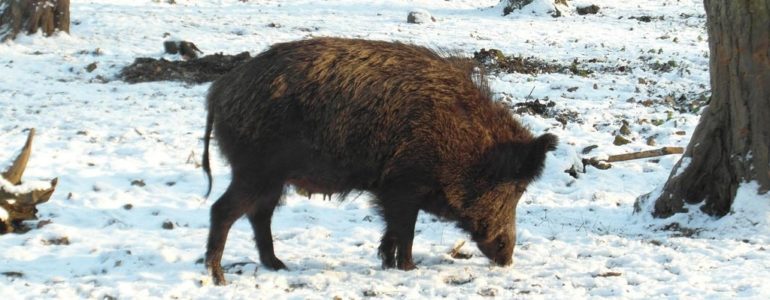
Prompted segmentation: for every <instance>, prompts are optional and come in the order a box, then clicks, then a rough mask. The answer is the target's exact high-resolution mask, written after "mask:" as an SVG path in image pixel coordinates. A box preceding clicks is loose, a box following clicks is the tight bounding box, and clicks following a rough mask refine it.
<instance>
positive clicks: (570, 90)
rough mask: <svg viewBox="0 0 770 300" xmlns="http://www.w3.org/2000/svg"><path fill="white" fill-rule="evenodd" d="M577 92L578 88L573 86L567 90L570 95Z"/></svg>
mask: <svg viewBox="0 0 770 300" xmlns="http://www.w3.org/2000/svg"><path fill="white" fill-rule="evenodd" d="M577 90H578V87H576V86H573V87H571V88H568V89H567V92H570V93H572V92H574V91H577Z"/></svg>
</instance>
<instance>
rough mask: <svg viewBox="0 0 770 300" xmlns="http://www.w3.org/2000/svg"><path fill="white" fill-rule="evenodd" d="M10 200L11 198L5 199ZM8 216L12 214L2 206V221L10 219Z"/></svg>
mask: <svg viewBox="0 0 770 300" xmlns="http://www.w3.org/2000/svg"><path fill="white" fill-rule="evenodd" d="M8 201H9V200H5V202H8ZM11 201H13V200H11ZM8 217H10V215H9V214H8V211H7V210H5V208H2V207H0V221H5V220H8Z"/></svg>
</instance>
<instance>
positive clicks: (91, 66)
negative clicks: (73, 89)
mask: <svg viewBox="0 0 770 300" xmlns="http://www.w3.org/2000/svg"><path fill="white" fill-rule="evenodd" d="M94 70H96V62H92V63H90V64H88V65H87V66H86V71H87V72H88V73H91V72H93V71H94Z"/></svg>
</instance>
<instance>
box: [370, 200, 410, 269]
mask: <svg viewBox="0 0 770 300" xmlns="http://www.w3.org/2000/svg"><path fill="white" fill-rule="evenodd" d="M399 194H401V193H399ZM402 195H403V194H402ZM390 196H394V195H387V194H384V195H380V196H378V198H379V201H380V202H381V203H382V210H383V211H382V214H383V218H384V219H385V224H386V225H385V226H386V227H385V233H384V234H383V235H382V240H381V241H380V247H379V255H380V258H381V259H382V267H383V268H385V269H388V268H398V269H401V270H405V271H408V270H413V269H415V268H417V266H415V264H414V262H413V261H412V242H413V240H414V227H415V223H417V214H418V212H419V209H418V207H417V206H416V205H415V203H416V202H415V201H413V200H414V199H413V198H412V197H397V198H394V197H390Z"/></svg>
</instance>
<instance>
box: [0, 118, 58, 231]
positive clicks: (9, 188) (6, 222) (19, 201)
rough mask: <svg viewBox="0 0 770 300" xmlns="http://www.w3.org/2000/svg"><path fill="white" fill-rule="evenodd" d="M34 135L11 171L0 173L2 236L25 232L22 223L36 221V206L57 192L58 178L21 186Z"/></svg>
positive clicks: (0, 228)
mask: <svg viewBox="0 0 770 300" xmlns="http://www.w3.org/2000/svg"><path fill="white" fill-rule="evenodd" d="M34 135H35V129H30V130H29V135H28V136H27V142H26V143H25V144H24V147H23V148H22V150H21V153H20V154H19V156H18V157H16V159H15V160H14V161H13V164H12V165H11V166H10V167H9V168H8V170H6V171H5V172H3V173H2V174H0V175H2V176H0V234H4V233H9V232H23V231H25V228H24V227H23V226H22V224H21V222H22V221H25V220H36V219H37V216H36V214H37V208H36V206H37V205H38V204H40V203H45V202H47V201H48V199H50V198H51V195H53V192H54V190H55V189H56V184H57V182H58V179H57V178H54V179H53V180H51V182H50V184H49V185H47V186H46V185H45V184H42V185H41V184H34V185H25V184H22V181H21V177H22V175H24V169H26V167H27V162H28V161H29V156H30V154H31V153H32V137H33V136H34Z"/></svg>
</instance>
